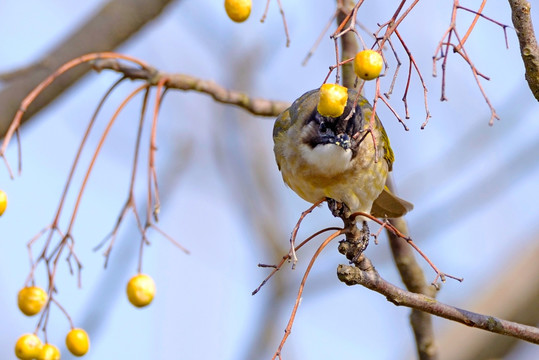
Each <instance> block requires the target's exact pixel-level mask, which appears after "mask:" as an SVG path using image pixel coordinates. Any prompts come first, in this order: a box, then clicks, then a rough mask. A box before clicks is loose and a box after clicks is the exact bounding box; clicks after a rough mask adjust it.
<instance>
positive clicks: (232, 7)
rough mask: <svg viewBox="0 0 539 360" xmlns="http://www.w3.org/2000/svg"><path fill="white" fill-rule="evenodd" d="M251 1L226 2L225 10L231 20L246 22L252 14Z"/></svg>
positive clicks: (232, 0)
mask: <svg viewBox="0 0 539 360" xmlns="http://www.w3.org/2000/svg"><path fill="white" fill-rule="evenodd" d="M251 5H252V1H251V0H225V10H226V13H227V15H228V17H229V18H230V19H232V20H233V21H235V22H244V21H245V20H247V18H248V17H249V15H250V14H251Z"/></svg>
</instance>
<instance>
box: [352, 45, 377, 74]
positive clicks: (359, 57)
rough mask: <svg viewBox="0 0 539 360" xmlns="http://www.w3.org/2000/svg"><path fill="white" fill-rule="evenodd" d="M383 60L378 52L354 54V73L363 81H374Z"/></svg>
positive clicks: (365, 51) (367, 51)
mask: <svg viewBox="0 0 539 360" xmlns="http://www.w3.org/2000/svg"><path fill="white" fill-rule="evenodd" d="M383 66H384V59H382V55H380V53H379V52H377V51H374V50H363V51H360V52H358V53H357V54H356V57H355V59H354V72H355V73H356V75H357V76H359V77H360V78H362V79H363V80H372V79H376V78H377V77H378V76H379V75H380V72H381V71H382V67H383Z"/></svg>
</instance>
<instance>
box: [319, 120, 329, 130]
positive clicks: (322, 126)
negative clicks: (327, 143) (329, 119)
mask: <svg viewBox="0 0 539 360" xmlns="http://www.w3.org/2000/svg"><path fill="white" fill-rule="evenodd" d="M327 129H328V128H327V126H326V123H323V122H322V123H320V132H321V133H325V132H326V131H327Z"/></svg>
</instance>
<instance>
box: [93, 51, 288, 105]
mask: <svg viewBox="0 0 539 360" xmlns="http://www.w3.org/2000/svg"><path fill="white" fill-rule="evenodd" d="M93 66H94V69H95V70H97V71H100V70H113V71H116V72H118V73H120V74H123V75H125V76H126V77H128V78H130V79H133V80H145V81H147V82H149V83H150V84H152V85H155V84H157V83H158V82H159V81H160V80H162V79H164V78H166V82H165V87H167V88H169V89H178V90H185V91H187V90H192V91H198V92H202V93H205V94H208V95H210V96H211V97H212V98H213V99H214V100H215V101H217V102H220V103H223V104H229V105H236V106H239V107H241V108H243V109H245V110H247V111H249V112H250V113H252V114H254V115H260V116H277V115H279V114H280V113H281V112H283V111H284V110H285V109H286V108H288V107H289V106H290V103H289V102H286V101H272V100H267V99H263V98H251V97H249V95H247V94H245V93H242V92H238V91H233V90H229V89H226V88H224V87H222V86H221V85H219V84H217V83H215V82H213V81H211V80H203V79H199V78H197V77H194V76H191V75H187V74H176V73H166V72H161V71H158V70H156V69H152V68H148V69H142V68H138V67H133V66H129V65H125V64H123V63H121V62H120V61H118V60H116V59H100V60H97V61H95V62H94V63H93Z"/></svg>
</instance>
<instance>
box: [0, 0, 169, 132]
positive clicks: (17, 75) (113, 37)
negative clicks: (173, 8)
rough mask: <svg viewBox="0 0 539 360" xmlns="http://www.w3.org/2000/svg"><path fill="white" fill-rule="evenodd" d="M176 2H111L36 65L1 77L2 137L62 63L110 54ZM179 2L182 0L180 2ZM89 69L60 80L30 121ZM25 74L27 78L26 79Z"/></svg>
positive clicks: (33, 110) (30, 111)
mask: <svg viewBox="0 0 539 360" xmlns="http://www.w3.org/2000/svg"><path fill="white" fill-rule="evenodd" d="M172 1H173V0H154V1H147V0H111V1H109V2H108V3H106V4H105V5H104V6H103V7H102V8H101V10H100V11H99V12H97V13H96V14H95V16H94V17H92V18H91V19H90V20H88V21H87V22H86V23H85V24H84V25H82V26H81V27H80V28H79V29H78V30H77V31H75V32H74V33H73V35H71V36H70V37H69V38H68V39H66V40H65V41H64V42H63V43H61V44H59V45H58V46H56V47H55V48H53V49H51V51H49V53H48V54H46V55H45V56H43V57H42V58H41V59H40V60H38V61H37V62H36V63H35V64H33V65H30V66H28V67H26V68H24V69H22V70H20V71H15V72H13V73H10V74H3V75H0V80H3V81H4V82H7V86H5V87H4V88H3V89H2V91H1V92H0V109H2V113H1V114H0V138H1V137H3V136H4V134H5V133H6V131H7V129H8V127H9V124H10V123H11V120H12V119H13V117H14V115H15V113H16V112H17V110H18V109H19V104H20V102H21V100H22V99H23V98H24V97H25V96H26V95H27V94H28V93H30V91H32V89H34V88H35V87H36V86H37V85H38V84H39V83H40V82H41V81H43V79H45V78H46V77H47V76H49V75H50V74H51V73H53V72H54V71H55V70H56V69H57V68H59V67H60V66H61V65H62V64H64V63H66V62H68V61H69V60H71V59H74V58H76V57H78V56H80V55H83V54H86V53H91V52H97V51H110V50H113V49H114V48H116V47H118V46H119V45H120V44H122V43H123V42H125V41H126V40H127V39H129V38H130V37H131V36H132V35H133V34H135V33H136V32H137V31H139V30H140V29H141V28H142V27H143V26H144V25H145V24H146V23H148V22H149V21H150V20H152V19H154V18H155V17H156V16H158V15H159V14H160V13H161V12H162V11H163V9H164V8H165V7H166V5H168V4H169V3H170V2H172ZM177 1H180V0H177ZM88 70H89V69H88V68H86V67H79V68H77V69H75V70H74V71H71V72H69V73H68V74H66V75H64V76H62V77H61V81H56V82H55V83H54V84H52V85H51V86H50V87H49V88H48V89H47V91H45V92H44V93H43V94H42V95H41V96H40V97H39V98H38V99H36V101H35V102H34V103H33V104H32V106H31V107H30V108H29V109H28V111H27V112H26V116H25V117H24V119H23V121H26V120H28V119H29V118H30V117H31V116H32V115H34V114H36V113H37V112H38V111H40V110H41V109H42V108H44V107H45V106H47V105H48V104H49V103H50V102H52V101H53V100H54V99H55V98H56V97H57V96H58V95H60V94H61V93H62V92H63V91H65V90H66V89H67V88H69V87H70V86H71V85H73V84H74V83H75V82H76V81H77V80H78V79H80V78H81V77H82V76H83V75H84V74H86V72H87V71H88ZM23 75H24V76H23Z"/></svg>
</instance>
